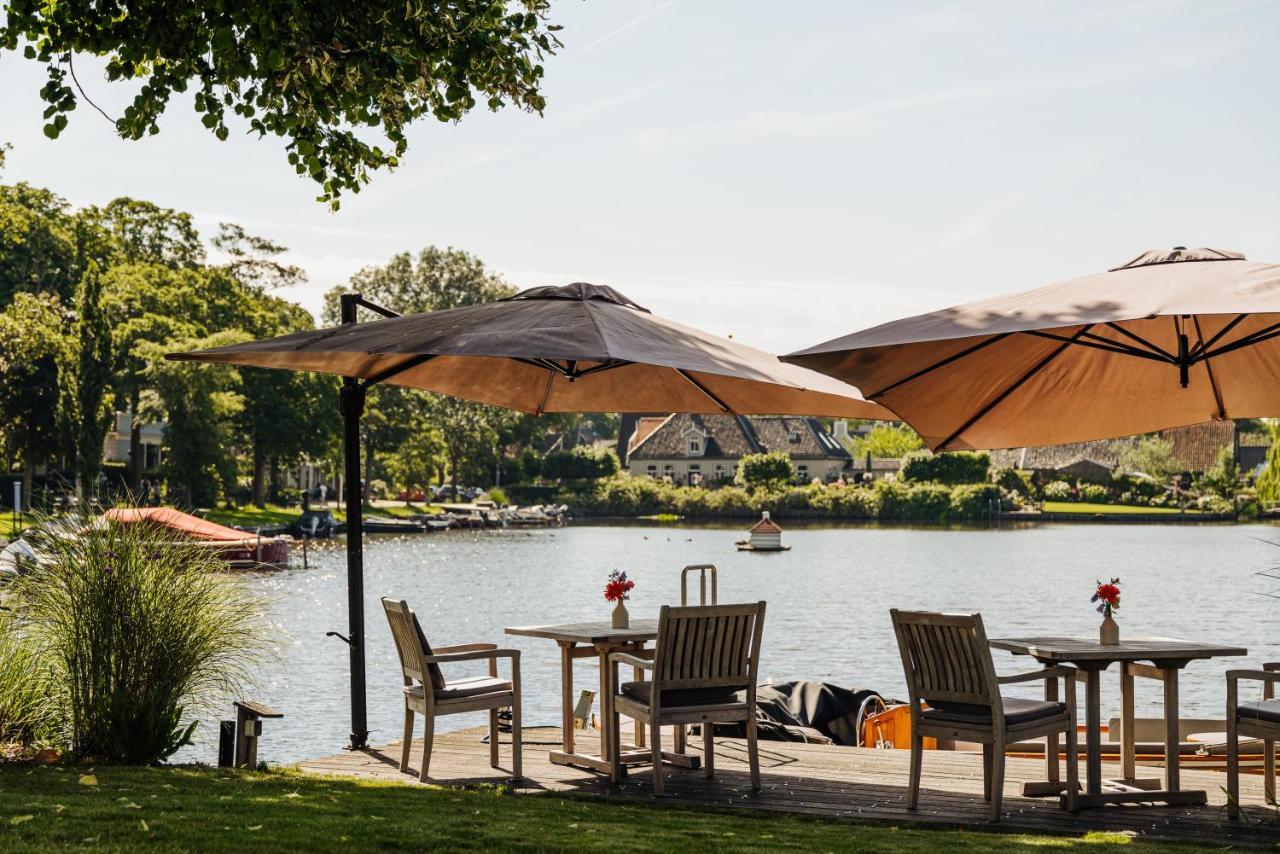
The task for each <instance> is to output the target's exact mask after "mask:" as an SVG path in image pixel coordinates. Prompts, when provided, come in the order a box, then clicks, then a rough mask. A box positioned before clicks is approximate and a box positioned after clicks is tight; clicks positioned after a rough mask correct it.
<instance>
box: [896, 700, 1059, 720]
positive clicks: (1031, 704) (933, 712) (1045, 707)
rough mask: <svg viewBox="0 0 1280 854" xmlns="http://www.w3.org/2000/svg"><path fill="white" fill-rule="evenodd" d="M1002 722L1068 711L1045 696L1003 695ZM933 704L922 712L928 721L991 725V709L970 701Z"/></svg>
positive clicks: (1034, 718)
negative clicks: (1018, 697) (1012, 696)
mask: <svg viewBox="0 0 1280 854" xmlns="http://www.w3.org/2000/svg"><path fill="white" fill-rule="evenodd" d="M1002 699H1003V700H1004V724H1005V726H1016V725H1017V724H1029V723H1032V722H1033V721H1038V720H1043V719H1044V718H1052V717H1056V716H1057V715H1065V714H1066V713H1067V704H1066V703H1054V702H1049V701H1047V700H1018V699H1014V698H1011V697H1004V698H1002ZM930 705H931V706H932V707H933V708H930V709H925V710H924V712H922V713H921V714H922V716H923V717H924V719H925V720H927V721H935V722H939V723H955V724H973V725H978V726H990V725H991V709H990V708H988V707H987V706H977V705H973V704H971V703H946V702H932V701H931V702H930Z"/></svg>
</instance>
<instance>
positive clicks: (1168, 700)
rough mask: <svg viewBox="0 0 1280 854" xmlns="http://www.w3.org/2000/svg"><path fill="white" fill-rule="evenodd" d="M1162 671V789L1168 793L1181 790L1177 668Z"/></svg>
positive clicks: (1167, 668)
mask: <svg viewBox="0 0 1280 854" xmlns="http://www.w3.org/2000/svg"><path fill="white" fill-rule="evenodd" d="M1162 669H1163V670H1164V739H1165V741H1164V781H1165V782H1164V787H1165V788H1166V789H1167V790H1169V791H1170V792H1176V791H1178V790H1179V789H1180V788H1181V780H1180V779H1179V774H1178V742H1179V733H1178V668H1177V667H1166V668H1162Z"/></svg>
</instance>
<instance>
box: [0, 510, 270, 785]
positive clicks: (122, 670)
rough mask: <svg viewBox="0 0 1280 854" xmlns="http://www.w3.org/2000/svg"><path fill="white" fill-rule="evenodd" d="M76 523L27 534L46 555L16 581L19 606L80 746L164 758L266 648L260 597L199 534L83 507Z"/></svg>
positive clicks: (146, 759) (100, 755)
mask: <svg viewBox="0 0 1280 854" xmlns="http://www.w3.org/2000/svg"><path fill="white" fill-rule="evenodd" d="M75 530H76V533H75V535H74V536H66V535H65V534H64V533H59V532H58V531H56V530H54V529H53V528H52V526H50V525H49V524H48V523H47V522H45V523H42V524H41V525H40V526H39V527H38V528H37V530H36V532H35V533H34V534H33V535H32V540H33V542H32V544H33V546H35V547H36V549H37V551H39V552H41V553H42V554H43V555H44V556H45V557H44V560H42V561H41V563H40V564H39V565H38V566H36V567H35V568H34V569H33V570H32V571H31V572H30V573H28V574H27V575H25V576H23V577H22V578H20V579H19V580H18V581H17V582H16V584H15V602H16V609H15V610H16V613H17V615H18V618H19V619H20V620H21V622H22V623H23V625H24V627H25V629H26V630H27V632H28V635H29V637H30V639H31V640H32V642H33V644H34V647H33V648H34V649H35V650H36V654H37V655H39V657H40V661H41V664H42V665H43V666H45V667H47V668H49V670H50V671H51V673H52V681H51V685H52V686H53V687H54V689H55V693H56V694H57V695H58V696H57V699H58V702H59V705H60V706H61V707H62V708H63V709H65V714H66V721H65V727H66V731H67V736H68V740H69V742H70V747H71V749H72V751H73V753H74V754H75V755H76V756H77V758H80V759H94V760H104V761H109V762H127V763H131V764H147V763H151V762H156V761H159V760H162V759H164V758H166V757H168V756H170V755H171V754H172V753H173V752H174V751H175V750H177V749H178V748H180V747H182V746H183V745H185V744H187V743H189V741H190V739H191V734H192V732H193V731H194V729H195V726H196V716H198V715H199V714H201V713H203V712H205V711H207V710H208V708H209V706H210V704H212V703H213V702H215V701H220V700H223V699H225V697H226V696H227V695H228V694H230V693H232V692H233V691H236V690H238V689H240V688H241V687H243V686H244V685H245V684H246V683H247V682H248V678H247V677H248V673H249V669H250V667H251V666H252V665H253V664H254V663H255V662H256V661H257V660H258V659H260V658H261V656H262V655H263V654H264V652H269V651H270V648H269V647H268V648H266V649H264V645H265V640H266V639H265V638H264V635H263V632H262V629H261V624H260V622H259V619H258V606H257V605H256V603H255V601H254V600H253V599H252V597H251V596H250V594H249V593H248V592H247V591H246V590H245V588H244V587H243V586H242V585H240V584H237V583H235V582H233V581H232V580H231V579H229V578H228V577H227V576H226V575H225V574H224V573H222V572H220V571H219V570H220V569H221V566H222V564H221V561H220V560H219V558H218V557H217V556H216V555H214V554H213V553H212V552H210V551H209V550H208V549H206V548H203V547H200V546H199V545H196V544H194V543H185V542H174V541H173V537H172V535H171V534H170V533H166V532H164V531H161V530H158V529H155V528H152V527H151V526H149V525H120V524H103V525H94V524H92V523H91V522H90V520H89V519H88V518H86V519H83V520H81V521H80V522H79V523H78V525H77V527H76V528H75Z"/></svg>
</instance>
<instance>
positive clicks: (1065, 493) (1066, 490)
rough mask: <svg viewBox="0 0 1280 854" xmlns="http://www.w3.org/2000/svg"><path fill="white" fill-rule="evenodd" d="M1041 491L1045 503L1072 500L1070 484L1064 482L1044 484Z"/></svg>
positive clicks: (1056, 481)
mask: <svg viewBox="0 0 1280 854" xmlns="http://www.w3.org/2000/svg"><path fill="white" fill-rule="evenodd" d="M1042 491H1043V492H1044V497H1045V500H1046V501H1070V500H1071V498H1072V495H1071V484H1069V483H1067V482H1066V481H1065V480H1055V481H1053V482H1052V483H1046V484H1045V485H1044V489H1043V490H1042Z"/></svg>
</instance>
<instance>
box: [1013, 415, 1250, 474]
mask: <svg viewBox="0 0 1280 854" xmlns="http://www.w3.org/2000/svg"><path fill="white" fill-rule="evenodd" d="M1159 435H1160V436H1161V437H1163V438H1165V439H1168V440H1169V441H1170V442H1172V443H1173V457H1174V459H1175V460H1177V461H1178V462H1179V464H1180V465H1182V466H1183V467H1184V468H1185V469H1187V470H1188V471H1196V472H1202V471H1208V470H1209V469H1211V468H1213V465H1214V463H1215V462H1217V459H1218V454H1219V452H1221V450H1222V449H1223V448H1224V447H1232V445H1233V442H1234V441H1235V425H1234V424H1233V423H1232V422H1230V421H1206V422H1205V423H1203V424H1193V425H1191V426H1190V427H1175V428H1173V429H1171V430H1162V431H1161V432H1160V434H1159ZM1132 441H1134V439H1133V438H1131V437H1130V438H1124V439H1099V440H1096V441H1093V442H1073V443H1071V444H1067V445H1045V446H1043V447H1039V448H1008V449H1005V450H999V451H991V452H990V453H991V463H992V465H995V466H998V467H1000V468H1021V469H1027V470H1029V471H1034V470H1056V469H1061V468H1066V467H1067V466H1070V465H1073V464H1075V463H1079V462H1082V461H1083V462H1091V463H1096V464H1098V465H1101V466H1105V467H1106V468H1110V469H1114V468H1115V467H1116V464H1117V450H1118V449H1119V448H1120V447H1121V446H1123V445H1124V444H1126V443H1129V442H1132Z"/></svg>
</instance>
